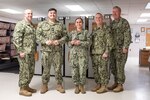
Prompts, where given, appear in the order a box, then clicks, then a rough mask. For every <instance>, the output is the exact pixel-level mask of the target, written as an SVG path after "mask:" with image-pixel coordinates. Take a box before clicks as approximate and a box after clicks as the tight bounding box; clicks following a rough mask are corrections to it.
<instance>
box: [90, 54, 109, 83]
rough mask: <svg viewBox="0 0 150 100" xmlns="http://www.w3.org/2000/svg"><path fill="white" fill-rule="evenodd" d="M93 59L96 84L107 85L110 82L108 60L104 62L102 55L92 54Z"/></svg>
mask: <svg viewBox="0 0 150 100" xmlns="http://www.w3.org/2000/svg"><path fill="white" fill-rule="evenodd" d="M91 58H92V67H93V72H94V78H95V82H96V83H97V84H102V85H107V84H108V81H109V72H108V60H103V59H102V55H100V54H92V56H91Z"/></svg>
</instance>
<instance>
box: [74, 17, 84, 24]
mask: <svg viewBox="0 0 150 100" xmlns="http://www.w3.org/2000/svg"><path fill="white" fill-rule="evenodd" d="M78 19H81V21H82V23H83V19H82V18H81V17H77V18H76V19H75V22H76V20H78Z"/></svg>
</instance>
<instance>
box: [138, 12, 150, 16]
mask: <svg viewBox="0 0 150 100" xmlns="http://www.w3.org/2000/svg"><path fill="white" fill-rule="evenodd" d="M140 17H150V13H142V14H141V16H140Z"/></svg>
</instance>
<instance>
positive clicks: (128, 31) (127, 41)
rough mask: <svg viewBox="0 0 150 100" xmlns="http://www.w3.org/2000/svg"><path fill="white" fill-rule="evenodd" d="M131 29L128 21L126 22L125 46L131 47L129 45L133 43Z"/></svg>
mask: <svg viewBox="0 0 150 100" xmlns="http://www.w3.org/2000/svg"><path fill="white" fill-rule="evenodd" d="M131 38H132V37H131V29H130V25H129V23H128V21H125V22H124V44H123V47H124V48H129V45H130V43H131Z"/></svg>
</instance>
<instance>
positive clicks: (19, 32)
mask: <svg viewBox="0 0 150 100" xmlns="http://www.w3.org/2000/svg"><path fill="white" fill-rule="evenodd" d="M24 33H25V29H24V25H23V23H21V22H18V23H17V24H16V26H15V30H14V34H13V43H14V45H15V47H16V49H17V51H18V53H19V52H24V51H23V39H24Z"/></svg>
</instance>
